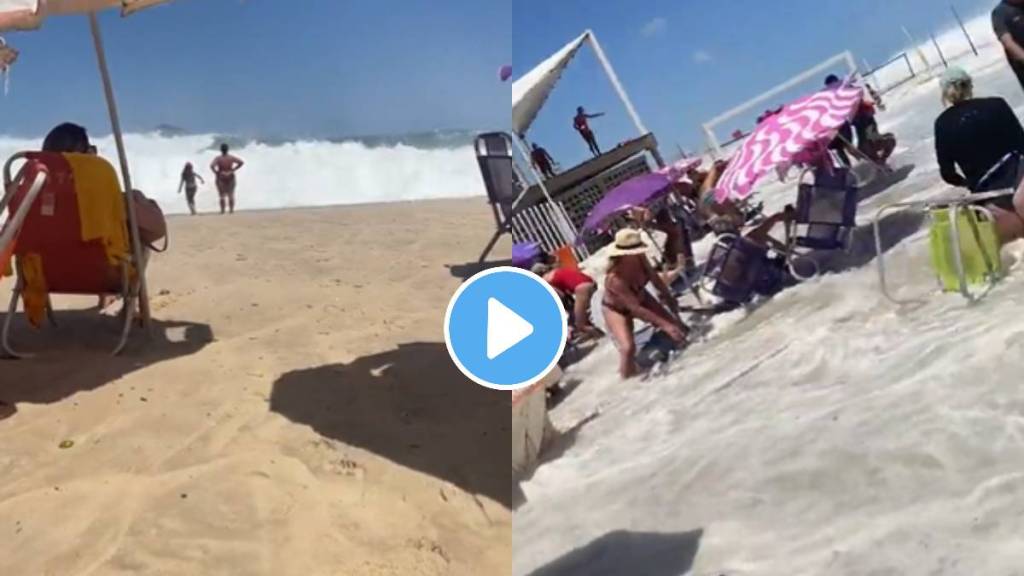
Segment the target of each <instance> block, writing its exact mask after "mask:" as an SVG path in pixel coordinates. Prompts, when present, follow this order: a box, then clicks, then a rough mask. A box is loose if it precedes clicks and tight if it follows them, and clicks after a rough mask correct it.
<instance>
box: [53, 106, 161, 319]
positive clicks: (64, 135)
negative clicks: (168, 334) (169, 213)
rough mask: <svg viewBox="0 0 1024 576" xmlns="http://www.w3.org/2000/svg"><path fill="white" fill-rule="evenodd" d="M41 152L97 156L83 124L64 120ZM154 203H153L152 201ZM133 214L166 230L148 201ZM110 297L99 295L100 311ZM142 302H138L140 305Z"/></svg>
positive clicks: (137, 194) (143, 232)
mask: <svg viewBox="0 0 1024 576" xmlns="http://www.w3.org/2000/svg"><path fill="white" fill-rule="evenodd" d="M42 151H43V152H52V153H57V154H89V155H92V156H98V150H97V149H96V146H94V145H93V144H92V143H90V142H89V133H88V132H87V131H86V129H85V128H84V127H83V126H79V125H78V124H73V123H71V122H64V123H63V124H59V125H57V126H56V127H54V129H53V130H50V132H49V133H48V134H47V135H46V138H44V139H43V147H42ZM140 197H141V198H145V196H144V195H143V194H142V193H141V192H138V191H135V198H136V199H139V198H140ZM154 204H155V203H154ZM135 214H136V216H137V217H138V220H139V222H141V223H150V222H156V226H154V228H159V227H163V229H164V231H165V232H166V223H165V222H164V216H163V213H162V212H160V210H159V208H156V209H155V211H154V210H153V207H152V206H150V203H149V202H142V203H137V204H136V206H135ZM144 228H145V226H142V225H140V227H139V231H140V236H142V237H145V235H146V230H145V229H144ZM129 231H130V230H129ZM149 255H150V249H149V247H148V246H147V245H146V244H143V246H142V261H141V262H140V263H139V266H140V267H141V268H142V270H143V271H145V269H146V266H147V265H148V263H149ZM113 300H115V299H112V298H110V297H108V296H106V295H104V294H100V295H99V302H98V304H97V307H98V308H99V309H100V310H101V311H102V310H104V309H105V308H107V306H109V305H110V304H111V303H112V301H113ZM141 305H142V303H141V302H140V303H139V306H140V307H141Z"/></svg>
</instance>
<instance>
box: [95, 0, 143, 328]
mask: <svg viewBox="0 0 1024 576" xmlns="http://www.w3.org/2000/svg"><path fill="white" fill-rule="evenodd" d="M89 28H90V29H91V30H92V43H93V46H94V47H95V49H96V63H97V65H98V66H99V69H100V78H101V79H102V80H103V92H104V95H105V96H106V100H107V111H108V112H109V113H110V129H111V132H113V134H114V143H115V144H116V145H117V156H118V159H119V160H120V162H121V177H122V178H123V179H124V191H125V202H126V203H127V205H128V210H127V212H128V232H129V235H130V236H131V242H132V260H133V263H134V264H135V270H136V273H137V274H138V275H139V309H140V310H141V312H142V314H141V318H142V325H143V327H145V328H147V329H148V328H149V320H150V316H149V289H148V287H147V285H146V270H145V262H144V261H143V258H142V245H141V243H140V242H139V221H138V218H137V217H136V213H135V195H134V194H132V190H133V189H134V188H132V177H131V173H130V172H129V170H128V156H127V154H126V153H125V149H124V137H123V135H122V134H121V120H120V118H119V117H118V114H117V102H116V101H115V100H114V88H113V85H112V84H111V81H110V70H109V69H108V68H107V55H106V52H105V51H104V49H103V35H102V34H101V33H100V24H99V20H98V19H97V18H96V13H95V12H90V13H89ZM127 305H128V302H125V306H127Z"/></svg>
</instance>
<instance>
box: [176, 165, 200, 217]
mask: <svg viewBox="0 0 1024 576" xmlns="http://www.w3.org/2000/svg"><path fill="white" fill-rule="evenodd" d="M197 179H198V180H199V181H200V182H202V183H203V184H204V185H205V184H206V181H205V180H203V177H202V176H200V175H199V174H197V173H196V171H195V170H194V169H193V168H192V163H191V162H186V163H185V169H184V170H182V171H181V183H180V184H178V194H181V189H182V188H184V189H185V200H186V201H187V202H188V209H189V211H190V212H192V215H193V216H195V215H196V192H198V191H199V185H197V184H196V180H197Z"/></svg>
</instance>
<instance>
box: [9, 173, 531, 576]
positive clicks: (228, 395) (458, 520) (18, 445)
mask: <svg viewBox="0 0 1024 576" xmlns="http://www.w3.org/2000/svg"><path fill="white" fill-rule="evenodd" d="M240 200H241V202H242V203H243V204H244V201H245V195H244V191H241V193H240ZM492 230H493V221H492V219H491V216H490V212H489V210H488V208H487V205H486V203H485V202H484V200H483V199H470V200H458V201H430V202H416V203H398V204H386V205H366V206H354V207H340V208H328V209H310V210H294V211H283V212H252V213H239V214H236V215H234V216H230V217H220V216H213V215H210V216H201V217H195V218H190V217H174V218H172V219H171V221H170V231H171V248H170V251H169V252H168V253H166V254H163V255H158V256H157V257H156V258H155V259H154V261H153V263H152V265H151V271H150V289H151V292H152V295H153V310H154V316H155V318H156V320H157V321H156V323H155V326H154V330H153V338H152V339H151V340H150V341H149V343H148V344H143V343H142V341H140V340H139V339H135V340H133V341H132V343H131V344H130V345H129V348H128V350H127V352H126V353H125V354H124V355H123V356H121V357H119V358H110V357H109V356H108V355H107V353H108V351H109V350H108V349H109V348H112V347H113V346H114V344H115V340H116V321H115V319H114V318H112V317H110V316H105V317H103V316H99V315H98V314H97V313H96V312H95V311H88V310H85V309H86V308H88V307H89V306H93V305H94V304H95V298H77V299H74V298H73V299H66V298H65V299H56V300H55V303H56V308H57V309H58V321H59V322H60V323H61V326H60V328H59V329H57V330H51V329H46V330H43V331H41V332H38V333H37V332H34V331H32V330H31V329H29V328H27V326H26V325H25V324H24V323H23V322H22V320H21V318H20V317H19V319H18V320H17V323H16V331H15V333H16V336H17V339H16V342H17V343H18V344H20V345H21V348H22V349H23V351H29V352H35V353H37V354H38V356H37V357H35V358H34V359H29V360H23V361H3V362H0V402H2V403H3V404H0V443H2V449H0V574H4V575H7V574H12V575H13V574H26V575H28V574H39V575H57V576H70V575H86V574H88V575H90V576H101V575H121V574H174V575H181V574H190V575H205V574H216V575H229V574H239V575H263V574H266V575H274V576H286V575H301V576H316V575H337V574H355V575H363V574H365V575H375V576H376V575H402V576H416V575H435V574H436V575H440V574H445V575H447V574H453V575H459V574H465V575H479V574H508V573H509V572H510V571H511V555H512V532H511V516H512V513H511V511H510V510H511V508H512V507H513V506H514V505H515V503H516V501H517V500H518V499H519V498H520V497H521V496H520V495H519V494H518V493H517V490H518V488H517V487H516V486H515V484H514V483H513V481H512V477H511V474H510V472H509V468H508V466H509V464H508V446H509V438H510V423H509V405H510V398H509V396H508V395H507V394H503V393H500V392H494V391H489V390H485V389H483V388H481V387H479V386H476V385H474V384H472V383H470V382H469V381H468V380H467V379H466V378H464V377H463V376H462V375H461V374H459V373H458V372H457V370H456V369H455V368H454V367H453V365H452V363H451V361H450V359H449V358H448V355H447V353H446V351H445V346H444V343H443V337H442V333H441V328H442V322H443V316H444V311H445V306H446V304H447V302H448V299H449V297H450V296H451V294H452V293H453V291H454V290H455V288H456V286H457V285H458V284H459V282H460V278H459V277H458V276H459V275H460V274H462V275H466V274H467V271H466V267H465V266H464V265H465V264H466V263H469V262H474V261H475V260H476V258H477V256H478V254H479V250H480V249H481V247H482V246H483V244H484V243H485V242H486V240H487V239H488V238H489V235H490V232H491V231H492ZM509 250H510V243H509V242H508V241H507V240H506V241H505V243H504V244H499V246H498V248H497V250H496V251H495V254H499V255H500V254H508V253H509ZM450 265H455V268H449V266H450ZM0 287H2V288H3V289H4V290H3V291H2V292H3V293H4V294H8V293H9V290H10V287H11V282H10V280H9V279H8V280H6V281H4V282H2V283H0ZM75 308H77V309H78V310H77V311H76V310H73V309H75ZM115 310H116V307H115ZM62 311H63V312H62ZM64 441H70V442H73V445H72V446H71V447H68V448H61V444H62V442H64Z"/></svg>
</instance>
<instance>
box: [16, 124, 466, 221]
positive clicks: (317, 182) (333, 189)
mask: <svg viewBox="0 0 1024 576" xmlns="http://www.w3.org/2000/svg"><path fill="white" fill-rule="evenodd" d="M41 140H42V136H40V137H39V138H36V139H24V138H10V137H3V136H0V157H3V158H8V157H10V156H11V154H13V153H15V152H17V151H21V150H31V149H38V147H39V145H40V142H41ZM93 140H94V142H93V143H94V144H96V145H97V147H98V148H99V152H100V154H101V155H103V156H104V157H106V158H107V159H109V160H111V162H112V163H113V164H114V165H115V168H117V169H118V171H119V172H120V166H119V165H118V162H117V149H116V148H115V146H114V141H113V138H112V137H110V136H105V137H102V136H101V137H98V138H93ZM222 141H227V142H229V143H230V144H231V145H232V153H233V154H235V155H237V156H239V157H240V158H242V159H243V160H244V161H245V163H246V165H245V167H243V168H242V170H240V171H239V173H238V190H237V193H236V196H237V201H238V208H239V209H243V210H245V209H250V210H251V209H276V208H293V207H304V206H327V205H337V204H362V203H369V202H397V201H404V200H423V199H430V198H462V197H473V196H483V195H484V194H485V191H484V188H483V183H482V181H481V179H480V171H479V169H478V168H477V165H476V160H475V155H474V152H473V148H472V134H470V133H464V132H439V133H434V134H414V135H409V136H401V137H370V138H360V139H350V140H345V139H339V140H336V141H329V140H300V141H286V140H277V141H258V140H243V139H238V138H230V137H228V138H225V137H223V136H219V135H213V134H206V135H180V134H172V133H168V132H167V131H154V132H152V133H145V134H127V135H126V137H125V146H126V148H127V151H128V158H129V162H130V169H131V173H132V181H133V184H134V186H135V187H136V188H138V189H140V190H142V191H143V192H145V193H146V194H147V195H148V196H150V197H152V198H155V199H156V200H157V201H158V202H159V203H160V205H161V206H162V207H163V209H164V211H165V212H168V213H185V212H187V211H188V208H187V206H186V204H185V199H184V196H183V195H178V193H177V190H178V179H179V177H180V175H181V170H182V168H183V167H184V165H185V162H192V163H193V165H194V166H195V167H196V168H197V170H199V174H200V175H201V176H202V177H203V178H204V179H205V180H206V184H205V185H202V186H200V189H199V194H198V196H197V204H198V206H199V208H200V210H203V211H213V210H215V209H217V192H216V188H215V187H214V185H213V174H212V173H211V172H210V170H209V165H210V161H211V160H213V158H214V156H215V155H216V154H217V153H218V152H217V151H216V147H217V146H219V143H220V142H222Z"/></svg>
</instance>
